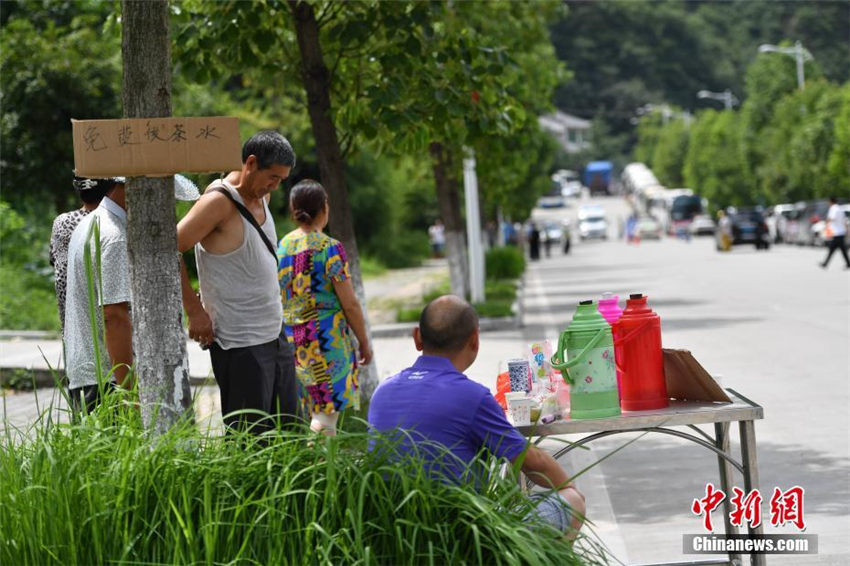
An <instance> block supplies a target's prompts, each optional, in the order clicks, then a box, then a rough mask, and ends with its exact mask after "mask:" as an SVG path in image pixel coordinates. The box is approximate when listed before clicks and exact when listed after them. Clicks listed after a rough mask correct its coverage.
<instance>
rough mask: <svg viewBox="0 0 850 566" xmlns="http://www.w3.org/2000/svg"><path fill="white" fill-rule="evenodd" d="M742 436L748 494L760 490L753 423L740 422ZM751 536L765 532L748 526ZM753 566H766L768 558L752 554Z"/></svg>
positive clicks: (742, 460)
mask: <svg viewBox="0 0 850 566" xmlns="http://www.w3.org/2000/svg"><path fill="white" fill-rule="evenodd" d="M739 425H740V434H741V463H742V464H743V465H744V489H745V490H746V492H747V493H749V492H751V491H752V490H754V489H758V488H759V468H758V460H757V456H756V427H755V424H754V423H753V421H740V423H739ZM747 529H748V531H749V534H750V536H753V535H759V536H761V535H762V534H763V532H764V530H763V528H762V526H761V525H759V526H758V527H756V528H752V527H750V526H748V528H747ZM750 564H751V565H752V566H765V564H767V558H766V557H765V555H764V554H751V555H750Z"/></svg>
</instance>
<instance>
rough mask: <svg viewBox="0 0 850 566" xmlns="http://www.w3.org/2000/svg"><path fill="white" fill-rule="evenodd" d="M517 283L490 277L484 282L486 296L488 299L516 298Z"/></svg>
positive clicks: (508, 299) (504, 299) (505, 299)
mask: <svg viewBox="0 0 850 566" xmlns="http://www.w3.org/2000/svg"><path fill="white" fill-rule="evenodd" d="M516 291H517V287H516V283H515V282H514V281H511V280H500V281H494V280H492V279H489V280H487V281H485V282H484V296H485V297H486V298H487V301H488V302H489V301H509V302H513V301H514V300H515V299H516Z"/></svg>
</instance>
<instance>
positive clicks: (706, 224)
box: [688, 214, 714, 236]
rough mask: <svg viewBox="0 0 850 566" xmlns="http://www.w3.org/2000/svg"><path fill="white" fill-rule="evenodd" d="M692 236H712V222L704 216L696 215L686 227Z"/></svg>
mask: <svg viewBox="0 0 850 566" xmlns="http://www.w3.org/2000/svg"><path fill="white" fill-rule="evenodd" d="M688 230H690V231H691V234H693V235H694V236H702V235H703V234H706V235H713V234H714V221H713V220H712V219H711V218H710V217H709V216H708V215H706V214H697V215H696V216H694V219H693V220H692V221H691V223H690V225H689V226H688Z"/></svg>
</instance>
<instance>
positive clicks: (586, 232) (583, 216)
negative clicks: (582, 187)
mask: <svg viewBox="0 0 850 566" xmlns="http://www.w3.org/2000/svg"><path fill="white" fill-rule="evenodd" d="M578 236H579V238H580V239H581V240H586V239H588V238H600V239H602V240H605V239H607V238H608V219H607V218H606V217H605V209H604V208H602V207H601V206H599V205H594V204H586V205H583V206H582V207H581V208H579V211H578Z"/></svg>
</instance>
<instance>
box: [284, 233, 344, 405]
mask: <svg viewBox="0 0 850 566" xmlns="http://www.w3.org/2000/svg"><path fill="white" fill-rule="evenodd" d="M277 255H278V261H279V270H278V281H279V282H280V292H281V299H282V300H283V328H284V331H285V333H286V337H287V339H288V340H289V341H290V343H292V344H293V345H294V346H295V373H296V375H297V376H298V381H299V383H300V384H301V385H302V386H303V389H302V397H301V398H302V402H303V403H304V405H305V408H306V409H308V410H309V411H310V412H311V414H316V413H319V412H324V413H331V412H333V411H341V410H343V409H345V408H346V407H348V406H349V405H352V404H353V405H354V407H355V408H357V407H358V406H359V404H360V393H359V391H358V385H357V371H358V370H357V356H356V353H355V351H354V348H353V346H352V343H351V339H350V330H349V328H348V322H347V321H346V319H345V313H344V312H343V310H342V305H341V304H340V302H339V298H338V297H337V295H336V292H335V291H334V287H333V283H332V281H345V280H346V279H348V278H349V277H350V274H349V271H348V261H347V260H346V256H345V249H344V248H343V247H342V244H341V243H339V242H338V241H337V240H334V239H333V238H331V237H330V236H327V235H326V234H323V233H322V232H307V233H304V232H302V231H301V230H294V231H293V232H290V233H289V234H287V235H286V236H284V238H283V239H282V240H281V241H280V244H279V245H278V248H277Z"/></svg>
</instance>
